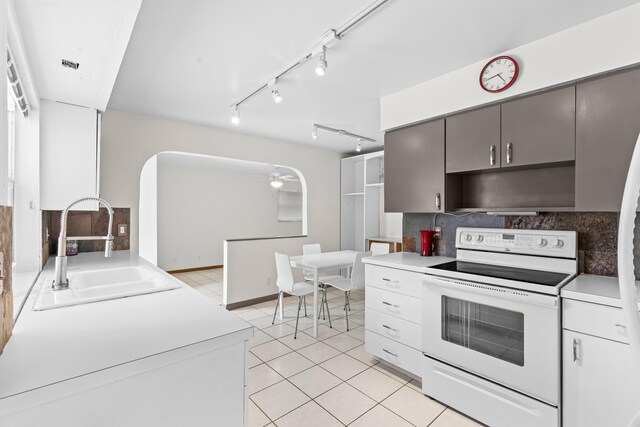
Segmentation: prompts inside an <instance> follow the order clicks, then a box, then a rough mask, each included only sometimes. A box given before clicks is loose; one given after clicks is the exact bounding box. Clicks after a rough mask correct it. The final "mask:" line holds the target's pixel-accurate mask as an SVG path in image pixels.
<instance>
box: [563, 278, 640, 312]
mask: <svg viewBox="0 0 640 427" xmlns="http://www.w3.org/2000/svg"><path fill="white" fill-rule="evenodd" d="M636 289H637V293H638V296H639V297H640V282H638V281H636ZM560 295H561V296H562V297H563V298H569V299H574V300H578V301H585V302H593V303H596V304H604V305H610V306H612V307H622V305H621V302H620V288H619V287H618V278H617V277H606V276H593V275H590V274H581V275H579V276H578V277H576V278H575V279H573V280H572V281H571V282H569V283H568V284H567V286H565V287H564V288H562V292H561V293H560ZM638 307H639V308H640V298H638Z"/></svg>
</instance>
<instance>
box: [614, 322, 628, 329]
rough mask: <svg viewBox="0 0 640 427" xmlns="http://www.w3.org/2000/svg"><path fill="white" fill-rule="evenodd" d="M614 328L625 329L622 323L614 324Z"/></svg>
mask: <svg viewBox="0 0 640 427" xmlns="http://www.w3.org/2000/svg"><path fill="white" fill-rule="evenodd" d="M616 326H617V327H618V328H622V329H627V327H626V326H625V325H623V324H622V323H616Z"/></svg>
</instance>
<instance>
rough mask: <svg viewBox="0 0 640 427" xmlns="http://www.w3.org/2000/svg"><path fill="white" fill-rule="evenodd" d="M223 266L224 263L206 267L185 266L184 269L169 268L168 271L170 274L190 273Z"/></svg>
mask: <svg viewBox="0 0 640 427" xmlns="http://www.w3.org/2000/svg"><path fill="white" fill-rule="evenodd" d="M223 267H224V265H208V266H205V267H194V268H183V269H182V270H167V273H169V274H177V273H189V272H192V271H200V270H212V269H214V268H223Z"/></svg>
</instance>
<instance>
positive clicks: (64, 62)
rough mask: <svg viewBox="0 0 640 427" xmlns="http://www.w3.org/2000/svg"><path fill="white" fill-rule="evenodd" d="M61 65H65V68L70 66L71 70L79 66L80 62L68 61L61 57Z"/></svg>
mask: <svg viewBox="0 0 640 427" xmlns="http://www.w3.org/2000/svg"><path fill="white" fill-rule="evenodd" d="M62 66H63V67H66V68H71V69H72V70H77V69H78V67H80V63H79V62H73V61H69V60H68V59H63V60H62Z"/></svg>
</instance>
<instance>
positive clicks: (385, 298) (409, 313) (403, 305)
mask: <svg viewBox="0 0 640 427" xmlns="http://www.w3.org/2000/svg"><path fill="white" fill-rule="evenodd" d="M365 307H368V308H372V309H374V310H377V311H380V312H382V313H386V314H389V315H391V316H395V317H399V318H401V319H405V320H409V321H411V322H413V323H418V324H422V302H421V300H420V299H419V298H413V297H409V296H407V295H402V294H397V293H395V292H390V291H383V290H382V289H378V288H374V287H369V288H367V292H366V293H365Z"/></svg>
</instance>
